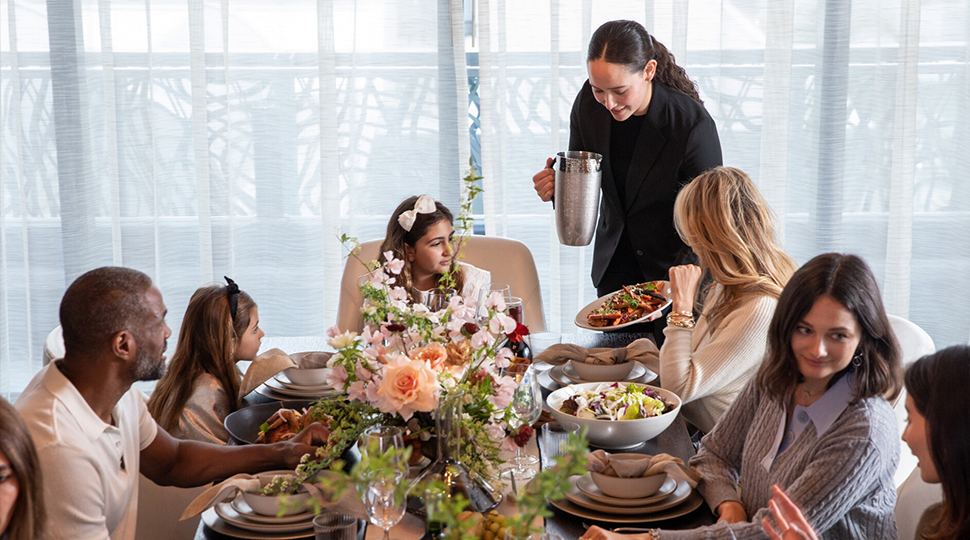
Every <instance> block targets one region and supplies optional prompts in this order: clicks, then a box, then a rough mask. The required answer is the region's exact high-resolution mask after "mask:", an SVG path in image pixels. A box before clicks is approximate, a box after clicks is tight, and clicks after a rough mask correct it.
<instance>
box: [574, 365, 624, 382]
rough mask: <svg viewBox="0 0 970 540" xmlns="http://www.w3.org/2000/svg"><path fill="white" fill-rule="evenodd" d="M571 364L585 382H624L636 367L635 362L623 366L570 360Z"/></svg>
mask: <svg viewBox="0 0 970 540" xmlns="http://www.w3.org/2000/svg"><path fill="white" fill-rule="evenodd" d="M569 363H570V364H571V365H572V366H573V369H574V370H575V371H576V375H579V376H580V378H582V379H583V380H584V381H589V382H606V381H622V380H623V379H626V378H627V377H628V376H629V375H630V373H631V372H632V371H633V367H634V366H635V365H636V364H635V363H634V361H633V360H630V361H629V362H623V363H622V364H587V363H586V362H580V361H579V360H570V361H569Z"/></svg>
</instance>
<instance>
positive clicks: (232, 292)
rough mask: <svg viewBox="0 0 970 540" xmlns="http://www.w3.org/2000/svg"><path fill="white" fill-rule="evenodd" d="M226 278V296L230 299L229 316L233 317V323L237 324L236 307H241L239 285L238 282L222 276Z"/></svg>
mask: <svg viewBox="0 0 970 540" xmlns="http://www.w3.org/2000/svg"><path fill="white" fill-rule="evenodd" d="M222 277H224V278H226V283H228V284H229V285H227V286H226V296H227V297H228V298H229V316H230V317H232V322H236V306H238V305H239V285H236V282H235V281H233V280H231V279H229V278H228V277H227V276H222Z"/></svg>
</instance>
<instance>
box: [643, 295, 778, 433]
mask: <svg viewBox="0 0 970 540" xmlns="http://www.w3.org/2000/svg"><path fill="white" fill-rule="evenodd" d="M721 292H722V288H721V286H720V285H717V286H716V287H715V289H714V291H713V292H712V293H711V298H709V299H708V301H707V302H706V303H707V305H713V303H714V302H716V301H717V297H718V296H719V295H720V294H721ZM777 304H778V300H777V299H776V298H774V297H771V296H766V295H752V296H749V297H748V298H745V299H744V300H742V301H741V303H740V304H739V305H738V307H737V309H735V310H733V311H731V312H730V313H728V314H727V316H725V317H724V319H722V320H721V323H720V324H719V325H718V326H717V328H715V329H714V331H713V332H709V331H708V329H709V326H708V320H707V317H706V316H705V315H701V316H700V319H699V320H698V321H697V324H696V325H695V327H694V328H693V329H687V328H680V327H678V326H673V325H670V326H667V327H666V328H665V329H664V335H665V336H666V340H665V341H664V344H663V347H661V349H660V357H659V359H657V360H655V361H653V362H647V367H649V368H650V369H652V370H653V371H656V372H657V373H658V374H660V383H661V386H662V387H663V388H665V389H667V390H670V391H671V392H673V393H675V394H677V395H678V396H680V398H681V399H682V400H683V401H684V406H683V408H682V409H681V412H682V414H683V415H684V417H685V418H686V419H687V420H688V421H690V422H691V423H692V424H694V425H695V426H697V427H698V428H699V429H700V430H701V431H703V432H705V433H707V432H709V431H711V430H712V429H714V424H715V423H717V420H718V418H720V417H721V415H722V414H724V411H726V410H727V408H728V407H729V406H730V405H731V403H733V402H734V399H735V398H736V397H737V396H738V394H739V393H740V392H741V389H742V388H744V385H745V384H746V383H747V382H748V380H749V379H751V378H752V377H753V376H754V374H755V372H757V370H758V366H760V365H761V360H762V359H763V358H764V356H765V349H766V346H767V339H768V324H769V323H770V322H771V316H772V315H773V314H774V312H775V305H777Z"/></svg>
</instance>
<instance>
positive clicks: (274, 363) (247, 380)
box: [239, 349, 296, 399]
mask: <svg viewBox="0 0 970 540" xmlns="http://www.w3.org/2000/svg"><path fill="white" fill-rule="evenodd" d="M295 365H296V362H294V361H293V359H292V358H290V356H289V355H288V354H286V353H285V352H283V351H282V350H280V349H270V350H268V351H266V352H264V353H263V354H261V355H259V356H257V357H256V358H253V363H252V364H250V365H249V369H247V370H246V375H244V376H243V380H242V384H241V385H240V386H239V398H240V399H242V398H244V397H246V396H248V395H249V393H250V392H252V391H253V390H255V389H256V388H257V387H258V386H259V385H261V384H263V383H264V382H266V381H267V380H269V378H270V377H272V376H273V375H276V374H277V373H279V372H281V371H283V370H284V369H286V368H288V367H293V366H295Z"/></svg>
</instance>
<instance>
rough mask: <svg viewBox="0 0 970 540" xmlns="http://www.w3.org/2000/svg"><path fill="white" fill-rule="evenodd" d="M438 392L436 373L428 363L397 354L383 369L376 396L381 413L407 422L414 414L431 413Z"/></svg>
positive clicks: (436, 401)
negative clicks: (398, 416) (395, 415)
mask: <svg viewBox="0 0 970 540" xmlns="http://www.w3.org/2000/svg"><path fill="white" fill-rule="evenodd" d="M440 392H441V387H440V386H439V385H438V377H437V374H436V373H435V371H434V370H433V369H431V364H430V363H428V362H426V361H420V360H411V359H410V358H408V357H406V356H404V355H400V356H397V357H395V358H394V359H392V360H391V361H389V362H388V363H387V365H386V366H384V378H383V380H382V381H381V383H380V388H378V389H377V397H378V398H379V401H380V409H381V411H382V412H385V413H392V414H393V413H398V414H400V415H401V417H402V418H404V419H405V420H408V419H410V418H411V415H413V414H414V412H415V411H419V412H430V411H433V410H435V408H436V407H437V406H438V394H439V393H440Z"/></svg>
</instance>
